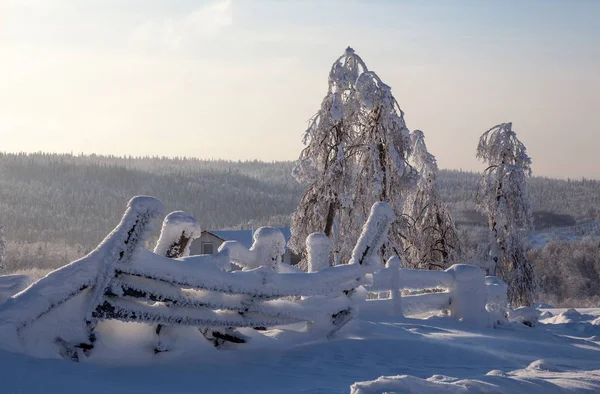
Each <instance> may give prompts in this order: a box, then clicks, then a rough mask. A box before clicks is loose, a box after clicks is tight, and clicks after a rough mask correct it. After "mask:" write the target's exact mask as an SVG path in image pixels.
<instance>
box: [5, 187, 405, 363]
mask: <svg viewBox="0 0 600 394" xmlns="http://www.w3.org/2000/svg"><path fill="white" fill-rule="evenodd" d="M162 210H163V207H162V204H161V203H160V202H159V201H158V200H157V199H155V198H152V197H135V198H133V199H132V200H130V202H129V204H128V207H127V211H126V212H125V214H124V216H123V218H122V220H121V222H120V223H119V225H118V226H117V227H116V228H115V230H114V231H113V232H111V234H109V235H108V236H107V237H106V239H105V240H104V241H103V242H102V243H101V244H100V246H99V247H98V248H97V249H96V250H94V251H93V252H92V253H90V254H89V255H88V256H86V257H84V258H82V259H81V260H78V261H76V262H73V263H71V264H69V265H67V266H65V267H63V268H61V269H58V270H56V271H53V272H52V273H50V274H49V275H48V276H46V277H45V278H42V279H41V280H39V281H38V282H36V283H35V284H33V285H32V286H30V287H29V288H28V289H26V290H24V291H23V292H21V293H19V294H18V295H16V296H15V297H12V298H10V299H8V300H7V301H6V302H5V303H3V304H0V334H2V335H4V334H6V333H8V334H10V335H14V337H15V343H18V342H19V339H18V338H19V335H20V332H21V330H23V328H24V327H27V326H28V325H31V324H32V323H34V322H36V321H38V320H39V319H40V318H41V317H42V316H44V315H47V314H48V313H49V312H50V311H52V310H54V309H58V307H60V306H61V305H64V304H67V303H69V302H70V301H71V300H72V299H73V298H75V297H77V298H78V300H80V301H81V302H80V304H81V305H82V306H81V308H79V309H74V311H71V310H70V309H69V310H68V311H67V312H69V313H70V314H71V315H74V316H70V321H72V322H74V323H73V325H75V326H81V328H82V329H81V330H80V331H82V332H83V334H81V333H79V334H77V335H71V334H72V333H71V332H69V331H68V330H66V328H64V329H63V331H61V332H59V333H58V335H56V337H55V343H56V344H58V345H59V347H60V349H61V354H62V355H63V357H65V358H70V359H73V360H79V359H80V358H81V357H82V356H83V355H88V354H89V353H90V351H91V350H92V349H93V348H94V345H95V342H96V341H97V338H96V333H95V330H96V327H97V324H98V323H99V322H100V321H101V320H107V319H113V320H120V321H124V322H143V323H146V324H151V325H157V334H158V336H159V344H158V346H157V349H158V350H159V351H160V350H163V349H161V347H163V348H164V347H165V346H162V345H161V340H162V339H163V338H161V333H162V330H163V327H165V326H194V327H198V328H199V329H200V330H201V332H202V333H203V334H204V335H205V337H207V338H208V339H211V340H212V339H215V340H214V341H213V342H214V343H215V344H219V343H220V342H219V341H231V342H243V340H241V339H243V338H241V337H240V336H239V335H237V334H236V332H235V331H234V329H235V328H238V327H252V328H266V327H273V326H279V325H285V324H290V323H296V322H307V323H309V326H310V328H311V329H313V330H318V331H324V332H326V333H327V335H328V336H329V335H331V334H332V333H334V332H335V331H337V330H338V329H339V328H340V327H342V326H343V325H344V324H345V323H346V322H348V321H349V320H350V319H351V318H352V317H353V315H354V314H355V312H356V309H355V299H354V290H355V289H356V288H357V287H358V286H360V285H361V284H362V283H363V279H364V276H365V274H367V273H370V272H371V273H372V272H374V271H375V270H376V269H377V268H378V267H379V265H380V262H379V261H378V256H377V251H378V250H379V249H380V248H381V245H382V243H383V241H384V239H385V238H386V236H387V231H388V229H389V226H390V224H391V222H392V221H393V220H394V214H393V211H392V209H391V208H390V207H389V206H388V205H387V204H384V203H377V204H375V205H374V206H373V207H372V209H371V214H370V216H369V218H368V220H367V222H366V223H365V225H364V227H363V232H362V234H361V237H360V238H359V240H358V242H357V244H356V246H355V248H354V251H353V253H352V258H351V261H350V262H349V264H347V265H342V266H336V267H328V264H325V263H324V262H322V261H318V262H317V261H316V260H315V261H314V265H313V266H314V267H319V268H321V269H318V270H316V271H315V272H309V273H305V272H297V271H295V270H294V269H292V268H291V267H288V268H285V267H284V264H282V261H281V256H282V255H283V246H284V245H283V244H282V242H281V240H282V239H283V237H282V236H281V233H280V232H279V234H277V232H275V231H273V229H270V228H264V229H260V230H259V231H257V235H256V238H255V242H254V245H253V246H252V248H251V249H250V250H243V249H241V248H240V247H239V245H231V244H230V245H229V246H228V247H224V248H222V249H221V250H220V251H219V252H218V253H216V254H214V255H198V256H186V254H187V250H188V248H187V245H188V244H189V241H190V240H191V239H192V238H193V237H194V236H195V235H196V234H197V233H199V226H197V224H196V223H195V220H193V218H191V217H189V215H187V214H185V213H183V212H177V213H173V214H171V215H169V216H167V218H166V219H165V222H164V224H163V230H162V233H161V236H160V238H159V242H158V243H157V246H156V248H155V253H153V252H151V251H149V250H147V249H146V248H145V247H144V245H145V242H146V240H147V238H148V235H149V234H150V231H151V227H152V226H151V223H152V221H153V220H154V219H155V218H156V217H158V216H159V215H160V214H161V213H162ZM236 253H237V254H236ZM230 254H231V255H232V256H230ZM167 256H169V257H170V258H169V257H167ZM232 261H234V262H235V264H238V265H240V266H242V267H244V269H243V270H237V271H232V270H231V262H232ZM323 267H325V268H323ZM315 269H316V268H315ZM62 309H65V308H62ZM67 309H68V308H67ZM78 316H79V317H78ZM78 322H79V323H78ZM55 326H58V327H54V328H57V329H58V330H59V331H60V330H61V327H60V325H55ZM11 333H12V334H11ZM63 334H64V335H63ZM15 350H16V349H15Z"/></svg>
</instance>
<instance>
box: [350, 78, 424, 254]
mask: <svg viewBox="0 0 600 394" xmlns="http://www.w3.org/2000/svg"><path fill="white" fill-rule="evenodd" d="M356 90H357V98H358V100H360V108H361V111H359V112H358V115H359V116H358V119H357V121H358V128H357V134H356V136H355V140H356V142H355V146H356V159H355V163H356V165H355V169H356V172H357V174H356V180H355V186H354V190H355V191H354V201H355V202H354V205H355V210H354V212H353V216H354V217H353V222H352V224H353V228H352V230H351V233H352V234H357V235H356V237H358V234H360V228H361V226H362V223H364V221H365V220H366V219H367V217H368V215H369V210H370V208H371V205H373V203H375V202H377V201H384V202H386V203H388V204H389V205H390V206H391V207H392V208H393V209H394V211H395V213H396V217H397V218H399V217H400V216H401V214H402V205H403V201H404V198H405V195H406V193H407V190H410V189H411V188H413V187H414V186H415V181H416V179H417V173H416V171H415V170H414V168H413V167H412V166H410V165H409V164H408V156H409V155H410V152H411V144H410V132H409V130H408V128H407V127H406V123H405V121H404V112H403V111H402V110H401V109H400V106H399V105H398V102H397V101H396V99H395V98H394V96H393V95H392V90H391V88H390V87H389V86H388V85H386V84H385V83H383V82H382V80H381V79H380V78H379V76H377V74H375V73H374V72H373V71H365V72H364V73H362V74H361V75H360V76H359V77H358V80H357V82H356ZM400 223H401V221H400V220H396V221H395V222H394V223H393V224H392V226H391V228H390V232H389V235H388V240H387V241H386V242H385V243H384V244H383V247H382V252H383V254H384V257H386V258H387V257H389V256H393V255H395V254H396V253H397V251H398V250H399V248H400V245H401V244H402V240H401V226H400ZM345 239H348V240H349V241H353V240H354V239H355V237H354V236H352V237H346V238H345ZM347 247H351V245H347V246H346V248H347Z"/></svg>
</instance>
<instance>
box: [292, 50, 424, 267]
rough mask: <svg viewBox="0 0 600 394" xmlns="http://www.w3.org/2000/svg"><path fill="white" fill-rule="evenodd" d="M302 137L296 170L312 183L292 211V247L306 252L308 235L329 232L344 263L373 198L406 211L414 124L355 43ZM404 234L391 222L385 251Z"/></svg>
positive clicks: (339, 62)
mask: <svg viewBox="0 0 600 394" xmlns="http://www.w3.org/2000/svg"><path fill="white" fill-rule="evenodd" d="M304 143H305V144H306V145H307V146H306V148H305V149H304V150H303V151H302V153H301V155H300V158H299V162H298V166H297V167H296V169H295V171H294V176H295V177H296V179H297V180H298V181H300V182H305V183H307V184H308V188H307V190H306V192H305V193H304V195H303V196H302V198H301V200H300V203H299V205H298V208H297V209H296V211H295V212H294V214H293V216H292V239H291V245H292V248H294V250H296V251H298V252H300V251H302V250H303V248H304V242H305V239H306V237H307V236H308V235H309V234H311V233H313V232H324V233H325V234H326V235H327V236H328V237H330V238H331V239H332V241H333V250H334V256H336V260H337V261H338V262H345V261H347V260H348V259H349V257H350V253H351V251H352V248H353V247H354V243H355V242H356V240H357V239H358V237H359V235H360V231H361V228H362V224H363V223H364V221H365V220H366V218H367V217H368V214H369V210H370V208H371V206H372V205H373V203H375V202H377V201H385V202H387V203H389V204H390V205H391V206H392V207H393V208H394V209H395V210H396V212H397V213H398V214H400V213H401V207H402V204H401V201H402V200H401V198H402V197H403V190H404V189H405V188H406V186H407V185H410V184H411V179H412V178H414V177H413V175H414V173H415V172H414V170H413V169H412V167H411V166H410V165H408V163H407V157H408V154H409V152H410V141H409V131H408V129H407V128H406V125H405V123H404V117H403V113H402V111H401V110H400V108H399V106H398V103H397V102H396V100H395V99H394V97H393V96H392V94H391V89H390V87H389V86H387V85H386V84H385V83H383V82H382V81H381V79H380V78H379V77H378V76H377V74H375V73H374V72H372V71H369V70H368V68H367V66H366V65H365V63H364V62H363V60H362V59H361V58H360V57H359V56H358V55H357V54H356V53H355V52H354V50H352V48H347V49H346V51H345V53H344V55H342V56H341V57H340V58H338V59H337V60H336V61H335V63H334V64H333V66H332V68H331V71H330V73H329V88H328V91H327V94H326V96H325V98H324V99H323V102H322V104H321V109H320V110H319V112H318V113H317V114H316V115H315V116H314V117H313V118H312V119H311V121H310V124H309V128H308V130H307V131H306V134H305V137H304ZM399 241H400V237H399V232H398V229H397V226H396V225H393V226H392V229H391V231H390V236H389V240H388V241H387V242H386V243H385V245H384V250H386V251H387V252H386V254H388V255H390V254H393V250H394V248H395V245H397V244H398V243H399Z"/></svg>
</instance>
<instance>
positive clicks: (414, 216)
mask: <svg viewBox="0 0 600 394" xmlns="http://www.w3.org/2000/svg"><path fill="white" fill-rule="evenodd" d="M411 144H412V153H411V156H410V163H411V164H412V165H413V167H414V168H415V169H416V170H417V171H418V172H419V180H418V183H417V187H416V188H415V189H413V190H412V191H411V193H409V195H408V196H407V198H406V202H405V203H404V209H403V219H404V220H405V225H406V229H405V230H404V232H403V235H404V244H403V246H404V249H405V257H406V258H407V261H406V262H405V265H406V266H408V267H410V268H415V269H446V268H448V267H449V266H451V265H452V264H454V263H455V262H457V260H458V257H459V256H460V254H461V244H460V240H459V238H458V233H457V231H456V228H455V226H454V221H453V220H452V216H451V215H450V212H449V211H448V209H447V207H446V205H445V204H444V203H443V202H442V199H441V197H440V194H439V192H438V188H437V184H436V181H437V172H438V166H437V161H436V159H435V156H433V155H432V154H431V153H429V151H428V150H427V145H426V144H425V135H424V134H423V132H422V131H421V130H415V131H413V132H412V133H411Z"/></svg>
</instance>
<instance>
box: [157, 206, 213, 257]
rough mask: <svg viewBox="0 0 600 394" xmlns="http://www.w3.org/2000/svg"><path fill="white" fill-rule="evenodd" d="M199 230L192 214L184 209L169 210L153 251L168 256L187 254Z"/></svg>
mask: <svg viewBox="0 0 600 394" xmlns="http://www.w3.org/2000/svg"><path fill="white" fill-rule="evenodd" d="M201 232H202V230H201V228H200V225H199V224H198V222H197V221H196V219H194V217H193V216H192V215H190V214H189V213H187V212H184V211H175V212H171V213H170V214H168V215H167V217H165V220H164V221H163V224H162V228H161V230H160V236H159V238H158V241H157V242H156V246H155V247H154V253H156V254H159V255H161V256H165V257H168V258H177V257H185V256H189V255H190V245H191V243H192V241H193V240H194V239H196V238H198V237H200V234H201Z"/></svg>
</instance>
